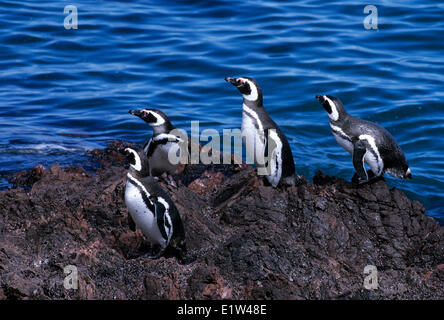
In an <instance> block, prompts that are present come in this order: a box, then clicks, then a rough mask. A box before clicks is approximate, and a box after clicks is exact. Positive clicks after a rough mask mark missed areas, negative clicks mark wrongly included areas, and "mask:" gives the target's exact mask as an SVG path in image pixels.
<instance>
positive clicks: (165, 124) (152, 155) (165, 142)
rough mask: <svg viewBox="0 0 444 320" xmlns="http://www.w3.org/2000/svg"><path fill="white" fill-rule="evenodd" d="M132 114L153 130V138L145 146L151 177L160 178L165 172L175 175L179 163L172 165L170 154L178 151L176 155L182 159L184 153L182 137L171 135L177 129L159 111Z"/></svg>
mask: <svg viewBox="0 0 444 320" xmlns="http://www.w3.org/2000/svg"><path fill="white" fill-rule="evenodd" d="M129 113H130V114H132V115H135V116H138V117H139V118H141V119H142V120H144V121H145V122H146V123H148V124H149V125H150V126H151V128H153V136H152V137H151V139H149V140H148V141H147V142H146V143H145V145H144V146H143V151H144V152H145V155H146V158H147V161H148V164H149V170H150V175H151V176H160V175H162V174H163V173H164V172H166V173H167V174H173V173H175V172H176V170H177V168H178V166H179V163H172V162H171V161H170V159H169V157H168V154H169V152H170V150H172V148H174V150H176V154H177V156H178V157H180V152H182V149H181V146H180V142H182V140H181V139H180V137H178V136H176V135H174V134H171V131H172V130H174V129H176V127H175V126H174V125H173V124H172V123H171V121H170V120H169V119H168V117H167V116H166V115H165V114H164V113H163V112H162V111H160V110H157V109H142V110H130V111H129Z"/></svg>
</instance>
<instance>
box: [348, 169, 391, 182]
mask: <svg viewBox="0 0 444 320" xmlns="http://www.w3.org/2000/svg"><path fill="white" fill-rule="evenodd" d="M367 177H368V179H364V178H361V177H360V176H359V175H358V174H357V173H355V174H354V175H353V177H352V179H351V182H352V183H353V184H355V185H363V184H367V183H373V182H375V181H378V180H381V179H384V178H383V177H382V175H381V176H377V175H375V174H374V173H373V171H372V170H367Z"/></svg>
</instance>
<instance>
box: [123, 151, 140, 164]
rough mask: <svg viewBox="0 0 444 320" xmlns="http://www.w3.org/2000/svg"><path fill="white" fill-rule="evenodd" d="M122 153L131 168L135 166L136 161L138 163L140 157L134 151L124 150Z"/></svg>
mask: <svg viewBox="0 0 444 320" xmlns="http://www.w3.org/2000/svg"><path fill="white" fill-rule="evenodd" d="M123 153H124V154H125V156H126V159H127V160H128V162H129V164H130V165H131V166H133V167H134V166H137V162H138V160H139V162H140V156H139V154H138V153H137V151H136V150H134V149H131V148H125V150H124V151H123Z"/></svg>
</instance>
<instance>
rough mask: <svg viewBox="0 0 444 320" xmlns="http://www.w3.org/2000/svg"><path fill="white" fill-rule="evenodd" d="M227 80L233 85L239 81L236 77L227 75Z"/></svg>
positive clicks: (236, 84)
mask: <svg viewBox="0 0 444 320" xmlns="http://www.w3.org/2000/svg"><path fill="white" fill-rule="evenodd" d="M225 81H226V82H228V83H231V84H232V85H233V86H236V87H237V86H238V84H239V83H238V81H237V79H236V78H231V77H225Z"/></svg>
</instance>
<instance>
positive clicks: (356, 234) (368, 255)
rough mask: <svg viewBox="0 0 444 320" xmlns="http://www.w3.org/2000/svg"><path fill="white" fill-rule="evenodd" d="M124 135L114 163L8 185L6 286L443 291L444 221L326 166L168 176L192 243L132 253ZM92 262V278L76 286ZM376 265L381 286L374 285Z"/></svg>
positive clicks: (186, 292)
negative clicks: (154, 254) (176, 250)
mask: <svg viewBox="0 0 444 320" xmlns="http://www.w3.org/2000/svg"><path fill="white" fill-rule="evenodd" d="M120 147H122V145H121V144H119V143H114V144H112V145H110V147H108V148H107V149H105V150H94V151H92V152H91V155H92V159H93V160H94V161H98V162H100V164H101V166H102V168H101V169H100V170H99V171H98V173H97V174H92V173H88V172H86V171H85V170H83V169H82V168H80V167H68V168H65V169H62V168H61V167H60V166H58V165H53V166H52V167H50V168H49V169H45V168H42V167H38V168H35V169H33V170H34V171H33V172H31V171H29V172H26V173H23V172H22V173H21V174H20V175H19V177H18V179H17V181H19V182H20V183H18V184H21V185H26V184H27V183H28V184H30V183H32V186H29V187H28V188H16V189H11V190H6V191H2V192H0V299H2V298H3V299H60V298H61V299H351V298H358V299H443V298H444V237H443V235H444V231H443V228H442V227H440V226H439V225H438V223H437V222H436V221H434V220H433V219H432V218H430V217H428V216H427V215H426V214H425V210H424V207H423V206H422V205H421V203H419V202H418V201H410V200H409V199H408V198H407V197H406V196H405V194H404V193H403V192H402V191H400V190H398V189H396V188H395V189H392V190H390V189H389V188H388V187H387V184H386V183H385V182H384V181H383V180H381V181H378V182H375V183H374V184H372V185H364V186H360V187H356V186H354V185H352V184H350V183H349V182H347V181H344V180H342V179H338V178H334V177H329V176H326V175H323V174H322V173H321V172H318V173H317V174H316V176H315V177H314V179H313V183H303V184H301V185H298V186H292V187H288V188H280V189H273V188H271V187H268V186H264V185H263V183H262V181H261V180H260V179H258V178H257V177H256V175H255V173H254V171H253V169H252V168H251V167H250V166H248V165H243V166H224V165H218V166H217V165H215V166H211V167H205V166H201V165H198V166H193V167H192V168H190V169H189V170H186V174H185V173H181V174H178V175H177V176H176V181H177V187H174V186H171V185H167V184H166V183H164V182H163V181H162V182H161V184H162V186H163V187H164V188H165V189H166V190H167V191H168V192H169V194H170V195H171V197H172V199H173V200H174V201H175V203H176V205H177V207H178V209H179V212H180V213H181V216H182V219H183V222H184V225H185V228H186V240H187V246H188V254H187V256H186V258H185V261H183V262H182V263H179V261H178V259H176V258H175V257H174V255H173V254H168V253H167V254H166V256H165V257H161V258H159V259H157V260H150V259H146V258H137V259H130V257H132V256H134V253H136V252H141V251H143V250H144V249H146V248H147V243H146V242H145V240H144V238H143V236H142V234H141V233H140V232H139V231H137V232H132V231H130V229H129V227H128V225H127V214H128V213H127V210H126V207H125V204H124V201H123V192H124V183H125V174H126V169H125V167H124V159H123V157H122V156H121V155H120V154H119V153H118V152H117V149H118V148H120ZM67 265H73V266H75V267H76V268H77V270H78V289H77V290H75V289H65V288H64V286H63V281H64V278H65V277H66V276H67V274H65V273H64V268H65V267H66V266H67ZM367 265H374V266H376V268H377V271H378V288H377V289H373V290H368V289H365V288H364V286H363V282H364V278H365V277H366V276H367V275H366V274H364V268H365V266H367Z"/></svg>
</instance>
